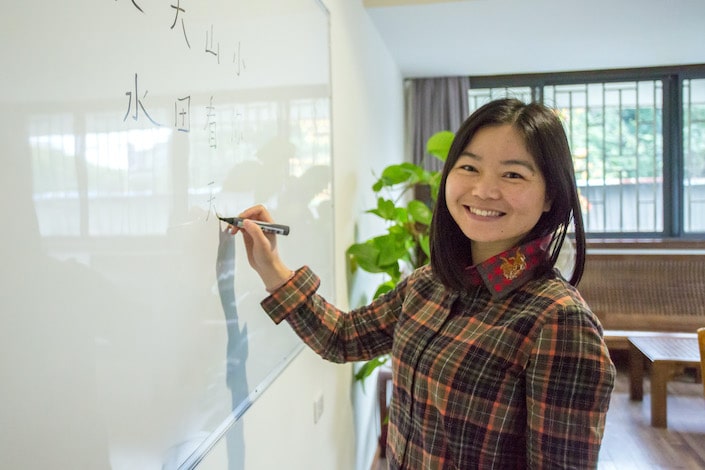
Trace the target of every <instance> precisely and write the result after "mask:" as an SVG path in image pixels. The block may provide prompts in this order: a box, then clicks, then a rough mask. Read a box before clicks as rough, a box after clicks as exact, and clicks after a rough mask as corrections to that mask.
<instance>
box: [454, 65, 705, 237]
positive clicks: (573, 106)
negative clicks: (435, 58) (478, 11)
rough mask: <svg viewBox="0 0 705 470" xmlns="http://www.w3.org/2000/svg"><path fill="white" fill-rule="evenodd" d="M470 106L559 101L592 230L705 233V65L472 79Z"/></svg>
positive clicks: (629, 233) (631, 234)
mask: <svg viewBox="0 0 705 470" xmlns="http://www.w3.org/2000/svg"><path fill="white" fill-rule="evenodd" d="M470 83H471V87H472V88H471V89H470V90H469V91H468V99H469V105H470V110H471V111H473V110H474V109H477V108H478V107H479V106H481V105H482V104H484V103H485V102H487V101H489V100H491V99H495V98H499V97H502V96H511V97H515V98H519V99H521V100H523V101H529V100H535V101H541V102H543V103H545V104H547V105H548V106H551V107H553V108H555V109H556V110H558V112H559V113H560V116H561V119H562V121H563V123H564V126H565V129H566V134H567V135H568V140H569V142H570V146H571V150H572V152H573V161H574V164H575V173H576V179H577V184H578V189H579V191H580V196H581V199H582V201H583V218H584V221H585V229H586V231H587V233H588V236H590V237H594V238H614V237H619V238H636V237H642V238H643V237H658V238H673V237H675V238H689V237H690V238H693V237H695V236H697V235H700V236H702V235H703V234H704V233H705V215H703V214H705V66H684V67H674V68H670V67H669V68H657V69H639V70H636V69H634V70H622V71H604V72H585V73H578V72H569V73H564V74H538V75H525V76H521V75H518V76H517V75H515V76H511V77H505V76H497V77H476V78H472V77H471V79H470Z"/></svg>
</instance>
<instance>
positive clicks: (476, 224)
mask: <svg viewBox="0 0 705 470" xmlns="http://www.w3.org/2000/svg"><path fill="white" fill-rule="evenodd" d="M446 202H447V204H448V210H449V211H450V213H451V215H452V216H453V219H454V220H455V221H456V222H457V224H458V226H459V227H460V229H461V230H462V231H463V233H464V234H465V236H466V237H468V238H469V239H470V240H471V243H472V262H473V264H477V263H481V262H483V261H485V260H486V259H488V258H490V257H492V256H494V255H496V254H498V253H501V252H503V251H506V250H508V249H509V248H511V247H512V246H514V245H516V244H517V243H518V242H519V241H520V240H521V239H522V238H524V237H525V236H526V234H528V233H529V231H530V230H531V229H532V228H533V227H534V226H535V225H536V223H537V222H538V220H539V218H540V217H541V215H542V214H543V213H544V212H547V211H548V210H549V209H550V207H551V205H550V203H549V201H548V200H547V199H546V182H545V181H544V178H543V175H542V174H541V172H539V171H538V169H537V167H536V163H535V161H534V157H533V156H532V155H531V154H530V153H529V152H528V151H527V150H526V145H525V144H524V141H523V139H522V137H521V135H520V134H519V132H518V131H517V130H516V129H514V127H513V126H512V125H509V124H504V125H500V126H488V127H484V128H482V129H480V130H479V131H478V132H477V133H476V134H475V136H474V137H473V139H472V140H471V141H470V143H469V144H468V145H467V147H466V148H465V151H463V153H461V154H460V157H459V158H458V161H457V162H456V164H455V166H454V167H453V168H452V169H451V171H450V173H448V179H447V180H446Z"/></svg>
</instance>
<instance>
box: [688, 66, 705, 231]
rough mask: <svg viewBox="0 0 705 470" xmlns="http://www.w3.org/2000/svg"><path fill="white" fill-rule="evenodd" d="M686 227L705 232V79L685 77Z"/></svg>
mask: <svg viewBox="0 0 705 470" xmlns="http://www.w3.org/2000/svg"><path fill="white" fill-rule="evenodd" d="M683 160H684V172H683V202H684V204H683V208H684V214H683V230H684V231H685V232H686V233H694V232H705V216H703V213H705V79H699V80H684V81H683Z"/></svg>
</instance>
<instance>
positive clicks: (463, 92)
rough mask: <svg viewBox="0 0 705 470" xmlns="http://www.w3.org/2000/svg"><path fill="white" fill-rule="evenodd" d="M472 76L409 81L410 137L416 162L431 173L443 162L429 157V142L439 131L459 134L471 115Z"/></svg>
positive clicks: (409, 148)
mask: <svg viewBox="0 0 705 470" xmlns="http://www.w3.org/2000/svg"><path fill="white" fill-rule="evenodd" d="M469 89H470V78H469V77H440V78H418V79H409V80H407V82H406V89H405V92H406V110H407V115H406V130H407V132H406V136H407V143H406V144H407V147H408V150H407V151H408V152H409V153H410V154H411V156H412V162H413V163H416V164H417V165H421V166H423V167H424V168H426V169H427V170H431V171H437V170H441V169H442V167H443V163H442V162H441V161H439V160H438V159H437V158H434V157H432V156H430V155H428V156H427V155H426V141H427V140H428V138H429V137H431V136H432V135H433V134H435V133H436V132H438V131H452V132H455V131H457V130H458V127H460V124H461V123H462V122H463V121H464V120H465V118H466V117H467V116H468V114H469V111H468V108H469V104H468V90H469Z"/></svg>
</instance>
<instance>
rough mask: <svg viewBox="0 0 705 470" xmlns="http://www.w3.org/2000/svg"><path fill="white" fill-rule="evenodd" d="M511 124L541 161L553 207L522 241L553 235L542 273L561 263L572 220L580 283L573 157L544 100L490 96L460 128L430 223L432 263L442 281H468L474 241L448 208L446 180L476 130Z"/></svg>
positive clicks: (581, 251) (581, 242)
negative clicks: (467, 269)
mask: <svg viewBox="0 0 705 470" xmlns="http://www.w3.org/2000/svg"><path fill="white" fill-rule="evenodd" d="M503 124H510V125H512V126H514V128H515V129H516V130H517V131H518V132H519V133H520V134H521V136H523V138H524V142H525V145H526V149H527V150H528V151H529V153H531V155H532V156H533V157H534V159H535V160H536V164H537V165H538V167H539V169H540V170H541V173H542V174H543V177H544V180H545V181H546V195H547V198H548V200H550V201H551V208H550V210H549V211H548V212H544V213H543V214H542V215H541V217H540V218H539V221H538V222H537V223H536V225H535V226H534V228H533V229H532V230H531V231H530V232H529V233H528V234H527V235H526V237H524V239H523V240H521V242H520V243H525V242H528V241H531V240H535V239H537V238H541V237H544V236H547V235H551V243H550V245H549V252H548V253H549V256H547V258H546V261H545V263H544V265H543V266H541V267H540V271H541V272H546V271H549V270H551V269H553V267H554V266H555V264H556V261H557V259H558V255H559V252H560V249H561V246H562V245H563V241H564V240H565V238H566V233H567V231H568V229H569V227H570V224H571V222H572V223H573V225H574V232H575V251H576V254H575V266H574V268H573V273H572V275H571V278H570V283H571V284H572V285H577V284H578V282H579V281H580V278H581V276H582V274H583V269H584V265H585V230H584V227H583V218H582V213H581V211H580V201H579V199H578V190H577V186H576V183H575V172H574V171H573V160H572V157H571V153H570V147H569V145H568V139H567V137H566V134H565V131H564V129H563V125H562V123H561V121H560V118H559V117H558V115H557V113H556V112H555V111H554V110H552V109H550V108H548V107H546V106H544V105H542V104H540V103H529V104H526V103H524V102H522V101H519V100H517V99H513V98H505V99H500V100H495V101H491V102H490V103H487V104H485V105H484V106H482V107H481V108H479V109H478V110H477V111H475V112H474V113H472V115H471V116H470V117H468V118H467V119H466V120H465V122H463V124H462V125H461V126H460V128H459V129H458V131H457V133H456V135H455V138H454V140H453V143H452V144H451V147H450V151H449V152H448V158H447V159H446V162H445V165H444V167H443V173H442V174H441V184H440V188H439V191H438V199H437V201H436V207H435V209H434V212H433V220H432V222H431V266H432V268H433V271H434V272H435V273H436V275H438V276H439V278H440V279H441V281H442V282H443V284H445V285H446V286H448V287H450V288H454V289H462V288H464V287H465V286H467V280H466V279H467V274H466V273H465V269H466V268H467V266H468V265H469V264H470V262H471V260H472V254H471V249H470V240H469V239H468V238H467V237H466V236H465V235H464V234H463V232H462V231H461V230H460V227H458V224H456V222H455V220H453V217H452V216H451V215H450V212H449V211H448V205H447V204H446V195H445V191H446V180H447V179H448V173H449V172H450V170H451V169H452V168H453V167H454V166H455V164H456V162H457V160H458V158H459V157H460V154H461V152H462V151H463V150H464V149H465V147H466V146H467V145H468V143H469V142H470V140H471V139H472V138H473V136H474V135H475V133H476V132H477V131H478V130H479V129H481V128H483V127H487V126H496V125H503Z"/></svg>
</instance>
